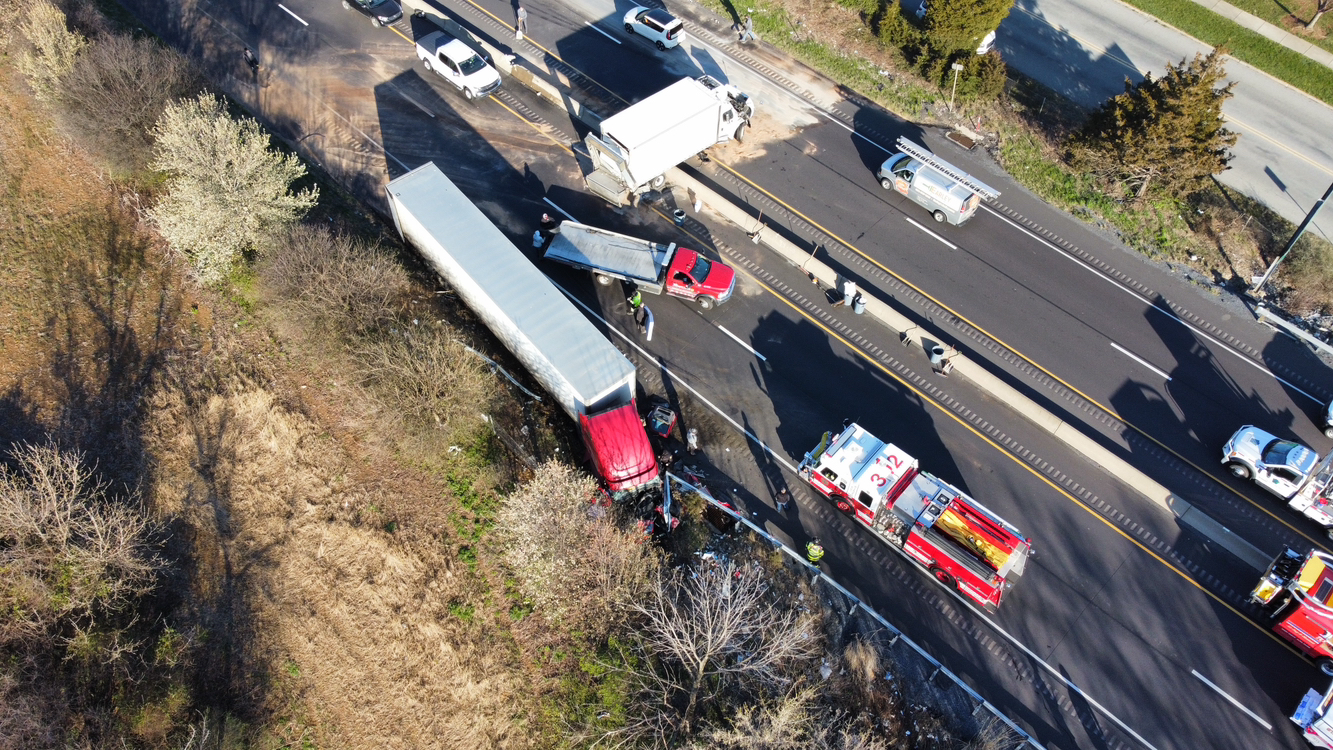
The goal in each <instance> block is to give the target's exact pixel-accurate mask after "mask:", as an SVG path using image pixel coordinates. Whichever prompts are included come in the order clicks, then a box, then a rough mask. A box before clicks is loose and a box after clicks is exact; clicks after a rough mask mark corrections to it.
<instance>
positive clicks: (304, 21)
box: [278, 3, 310, 26]
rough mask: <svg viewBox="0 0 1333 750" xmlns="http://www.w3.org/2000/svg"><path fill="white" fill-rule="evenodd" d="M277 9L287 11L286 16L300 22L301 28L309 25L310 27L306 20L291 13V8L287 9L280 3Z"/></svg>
mask: <svg viewBox="0 0 1333 750" xmlns="http://www.w3.org/2000/svg"><path fill="white" fill-rule="evenodd" d="M278 7H279V8H282V9H283V10H285V11H287V15H289V16H291V17H292V18H295V19H296V20H298V21H300V22H301V25H302V26H309V25H310V24H308V23H306V20H305V19H304V18H302V17H300V16H298V15H296V14H295V13H293V12H292V9H291V8H288V7H287V6H285V5H283V4H282V3H278Z"/></svg>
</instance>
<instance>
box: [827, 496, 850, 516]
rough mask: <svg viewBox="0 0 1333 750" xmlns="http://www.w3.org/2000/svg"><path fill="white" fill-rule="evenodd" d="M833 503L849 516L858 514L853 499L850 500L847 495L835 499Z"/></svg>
mask: <svg viewBox="0 0 1333 750" xmlns="http://www.w3.org/2000/svg"><path fill="white" fill-rule="evenodd" d="M833 505H834V507H836V508H837V509H838V510H840V511H842V512H843V513H846V514H847V515H849V516H854V515H856V509H855V508H853V507H852V501H851V500H848V499H847V498H845V497H840V498H838V499H836V500H834V501H833Z"/></svg>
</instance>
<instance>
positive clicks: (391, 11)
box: [343, 0, 403, 26]
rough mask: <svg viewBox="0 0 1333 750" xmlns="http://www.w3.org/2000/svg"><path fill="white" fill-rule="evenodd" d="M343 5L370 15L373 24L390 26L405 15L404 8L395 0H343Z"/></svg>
mask: <svg viewBox="0 0 1333 750" xmlns="http://www.w3.org/2000/svg"><path fill="white" fill-rule="evenodd" d="M343 7H344V8H355V9H357V10H359V11H361V12H362V13H364V14H365V15H367V16H370V23H371V25H373V26H388V25H389V24H391V23H393V22H394V21H397V20H398V19H400V18H402V17H403V9H402V7H401V6H400V5H398V3H397V2H395V0H343Z"/></svg>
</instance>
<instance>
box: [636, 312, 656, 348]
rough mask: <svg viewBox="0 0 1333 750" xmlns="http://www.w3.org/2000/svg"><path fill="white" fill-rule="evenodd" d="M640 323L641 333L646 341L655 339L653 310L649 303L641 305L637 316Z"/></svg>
mask: <svg viewBox="0 0 1333 750" xmlns="http://www.w3.org/2000/svg"><path fill="white" fill-rule="evenodd" d="M635 320H637V321H638V323H639V333H642V334H643V338H644V340H645V341H652V340H653V311H652V310H649V309H648V306H647V305H641V306H640V307H639V312H638V314H637V315H636V316H635Z"/></svg>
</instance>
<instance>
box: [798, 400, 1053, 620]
mask: <svg viewBox="0 0 1333 750" xmlns="http://www.w3.org/2000/svg"><path fill="white" fill-rule="evenodd" d="M799 470H800V474H801V476H802V477H803V478H804V479H805V480H806V481H807V482H809V483H810V484H811V486H813V487H814V488H815V489H817V490H819V492H820V494H822V495H824V496H825V497H827V498H829V499H830V500H832V501H833V503H834V505H836V506H837V507H838V510H840V511H842V512H843V513H846V514H848V515H851V516H854V517H855V518H856V520H857V521H859V522H861V524H862V525H864V526H865V527H867V528H868V529H870V530H871V531H872V532H873V533H874V534H875V535H876V536H878V537H879V538H880V539H881V540H883V541H884V542H887V543H888V544H892V545H893V546H895V547H897V548H899V549H901V550H902V551H903V552H905V553H906V554H907V555H908V556H909V557H911V558H912V559H913V560H915V561H916V562H917V563H919V564H920V565H921V566H922V567H924V568H926V570H928V571H929V572H930V573H931V575H933V576H935V578H936V579H938V580H939V581H940V582H941V583H944V584H945V585H946V586H952V587H956V588H957V589H958V591H960V592H961V593H962V594H964V595H965V596H967V597H968V598H969V599H971V600H973V601H975V602H976V603H977V604H980V605H981V606H982V607H984V608H986V610H987V611H991V612H993V611H995V609H996V607H998V606H999V604H1000V598H1001V597H1002V596H1003V595H1004V592H1005V590H1006V589H1008V588H1009V586H1011V585H1012V579H1013V578H1016V577H1017V576H1019V575H1020V574H1022V572H1023V567H1024V565H1025V564H1026V562H1027V557H1028V554H1029V552H1030V550H1031V544H1030V543H1029V542H1028V540H1027V539H1026V538H1024V537H1023V536H1022V535H1021V534H1020V533H1019V531H1018V529H1016V528H1014V527H1013V526H1012V525H1010V524H1009V523H1007V522H1005V521H1004V520H1003V519H1001V518H1000V517H999V516H997V515H995V514H994V513H992V512H991V511H989V510H987V509H986V508H985V507H984V506H982V505H981V504H980V503H978V502H977V501H975V500H973V499H972V498H970V497H968V496H967V495H964V494H963V493H962V492H960V491H959V490H958V489H957V488H955V487H953V486H952V485H950V484H948V483H947V482H945V481H943V480H941V479H939V478H937V477H934V476H931V475H930V474H927V473H925V472H923V471H921V470H920V469H919V468H918V466H917V461H916V459H915V458H912V457H911V456H909V455H908V454H907V453H905V452H903V450H902V449H900V448H898V447H897V446H895V445H892V444H889V443H885V442H883V441H881V440H879V439H878V438H876V437H875V436H874V435H871V434H870V433H869V432H866V431H865V429H863V428H862V427H860V426H859V425H856V424H849V425H847V427H846V428H845V429H844V430H843V431H842V432H841V433H840V434H838V436H837V437H831V435H830V433H824V439H823V440H822V441H821V442H820V444H819V446H817V447H816V448H815V450H814V451H812V452H810V453H807V454H806V455H805V459H804V460H803V461H802V462H801V465H800V469H799Z"/></svg>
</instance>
